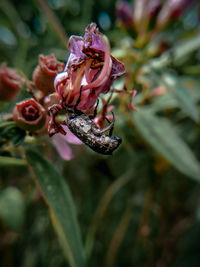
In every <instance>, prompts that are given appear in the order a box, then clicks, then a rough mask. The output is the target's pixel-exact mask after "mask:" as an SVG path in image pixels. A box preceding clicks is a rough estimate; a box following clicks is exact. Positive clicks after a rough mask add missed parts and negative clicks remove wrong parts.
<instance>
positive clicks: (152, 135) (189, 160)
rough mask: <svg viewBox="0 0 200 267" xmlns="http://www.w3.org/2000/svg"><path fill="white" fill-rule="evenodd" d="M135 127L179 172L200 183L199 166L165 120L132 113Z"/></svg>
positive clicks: (143, 111)
mask: <svg viewBox="0 0 200 267" xmlns="http://www.w3.org/2000/svg"><path fill="white" fill-rule="evenodd" d="M133 118H134V122H135V125H136V127H137V129H138V130H139V132H140V133H141V134H142V135H143V137H144V138H145V139H146V140H147V142H149V144H150V145H151V146H152V147H153V148H154V149H155V150H157V151H158V152H159V153H160V154H162V155H163V156H164V157H166V159H167V160H168V161H169V162H171V163H172V165H174V166H175V167H176V168H177V169H178V170H179V171H180V172H182V173H184V174H186V175H188V176H190V177H191V178H194V179H195V180H196V181H198V182H200V166H199V162H198V161H197V159H196V158H195V156H194V154H193V153H192V151H191V150H190V148H189V147H188V146H187V144H186V143H185V142H184V141H183V140H182V139H181V138H180V136H178V134H177V133H176V131H175V130H174V129H173V126H172V125H171V124H170V122H169V121H167V120H166V119H161V118H159V117H157V116H155V115H153V114H152V113H149V112H148V111H146V110H142V109H140V110H139V111H137V112H134V113H133Z"/></svg>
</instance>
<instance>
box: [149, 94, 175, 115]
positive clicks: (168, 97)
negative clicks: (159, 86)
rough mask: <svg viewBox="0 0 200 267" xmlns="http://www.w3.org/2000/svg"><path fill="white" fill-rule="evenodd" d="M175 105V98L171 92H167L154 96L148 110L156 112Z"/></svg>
mask: <svg viewBox="0 0 200 267" xmlns="http://www.w3.org/2000/svg"><path fill="white" fill-rule="evenodd" d="M177 107H179V105H178V103H177V100H176V99H175V98H174V97H173V95H172V94H171V93H169V92H168V93H166V94H164V95H161V96H158V97H155V99H154V102H153V104H152V105H150V107H149V110H150V111H152V112H158V111H161V110H165V109H171V108H177Z"/></svg>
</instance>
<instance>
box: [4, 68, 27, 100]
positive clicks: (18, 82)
mask: <svg viewBox="0 0 200 267" xmlns="http://www.w3.org/2000/svg"><path fill="white" fill-rule="evenodd" d="M22 86H23V80H22V78H21V77H20V76H19V75H18V74H17V70H15V69H11V68H7V67H6V66H5V65H1V67H0V101H12V100H13V99H14V98H15V97H16V96H17V94H18V93H19V90H20V88H21V87H22Z"/></svg>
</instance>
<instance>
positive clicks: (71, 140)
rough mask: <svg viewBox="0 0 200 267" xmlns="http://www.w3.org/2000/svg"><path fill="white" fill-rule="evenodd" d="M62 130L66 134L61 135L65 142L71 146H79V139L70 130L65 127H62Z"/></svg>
mask: <svg viewBox="0 0 200 267" xmlns="http://www.w3.org/2000/svg"><path fill="white" fill-rule="evenodd" d="M62 127H63V129H64V130H65V132H66V135H63V136H62V138H64V139H65V141H67V142H68V143H70V144H73V145H81V144H82V142H81V140H80V139H78V138H77V137H76V136H75V135H74V134H73V133H72V132H71V131H70V130H69V128H68V127H67V126H66V125H64V124H63V125H62Z"/></svg>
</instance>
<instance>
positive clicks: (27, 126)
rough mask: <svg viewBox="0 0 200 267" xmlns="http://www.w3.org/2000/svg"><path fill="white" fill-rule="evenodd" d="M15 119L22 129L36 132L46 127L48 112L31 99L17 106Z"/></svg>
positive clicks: (14, 111)
mask: <svg viewBox="0 0 200 267" xmlns="http://www.w3.org/2000/svg"><path fill="white" fill-rule="evenodd" d="M13 119H14V121H15V122H16V124H17V126H19V127H20V128H22V129H24V130H27V131H30V132H35V131H36V130H39V129H41V128H42V127H43V126H44V125H45V122H46V111H45V109H44V108H43V107H42V106H41V105H40V104H39V103H38V102H36V101H35V99H33V98H30V99H27V100H24V101H21V102H19V103H17V104H16V106H15V108H14V110H13Z"/></svg>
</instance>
